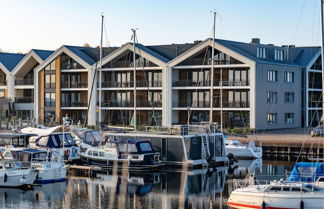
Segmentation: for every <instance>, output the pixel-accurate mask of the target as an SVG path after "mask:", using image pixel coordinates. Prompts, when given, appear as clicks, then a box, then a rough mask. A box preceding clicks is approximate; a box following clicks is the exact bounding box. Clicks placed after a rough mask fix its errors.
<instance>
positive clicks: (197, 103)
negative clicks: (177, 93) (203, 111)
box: [173, 100, 210, 108]
mask: <svg viewBox="0 0 324 209" xmlns="http://www.w3.org/2000/svg"><path fill="white" fill-rule="evenodd" d="M173 107H193V108H208V107H210V102H209V101H190V100H179V101H174V102H173Z"/></svg>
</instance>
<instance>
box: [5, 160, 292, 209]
mask: <svg viewBox="0 0 324 209" xmlns="http://www.w3.org/2000/svg"><path fill="white" fill-rule="evenodd" d="M294 164H295V162H289V161H283V160H282V161H273V160H272V161H270V160H263V161H262V160H254V161H248V160H240V161H239V163H238V164H236V165H234V166H231V168H229V169H228V168H227V167H221V168H217V170H214V171H212V170H205V169H201V170H193V171H187V172H184V171H174V170H173V171H161V172H157V173H143V172H141V173H130V172H124V173H117V174H116V173H115V174H112V172H107V173H98V174H97V175H96V177H93V178H88V177H85V176H82V175H80V174H72V175H71V176H69V179H68V181H66V182H61V183H55V184H46V185H42V186H35V187H34V188H33V190H28V191H22V190H18V189H7V188H0V208H8V209H12V208H33V209H47V208H77V209H95V208H132V209H133V208H143V209H144V208H145V209H146V208H152V209H153V208H154V209H159V208H161V209H177V208H192V209H209V208H223V209H227V208H228V207H227V206H226V201H227V198H228V196H229V194H230V193H231V191H232V190H233V179H241V180H242V181H243V180H244V179H246V176H248V173H251V172H255V175H256V177H257V179H258V180H259V181H266V180H274V179H277V180H279V179H280V178H283V179H285V178H286V174H285V172H286V171H291V169H292V168H293V165H294Z"/></svg>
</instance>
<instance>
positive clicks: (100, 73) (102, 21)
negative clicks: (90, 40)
mask: <svg viewBox="0 0 324 209" xmlns="http://www.w3.org/2000/svg"><path fill="white" fill-rule="evenodd" d="M103 23H104V15H103V14H101V36H100V52H99V53H100V54H99V56H100V71H99V105H98V106H99V111H98V114H99V117H98V118H99V124H98V125H100V123H101V120H102V119H101V102H102V101H101V99H102V98H101V97H102V95H101V94H102V91H101V83H102V79H101V76H102V56H103V53H102V38H103Z"/></svg>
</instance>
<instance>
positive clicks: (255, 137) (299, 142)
mask: <svg viewBox="0 0 324 209" xmlns="http://www.w3.org/2000/svg"><path fill="white" fill-rule="evenodd" d="M228 139H235V140H240V141H251V140H252V141H254V142H255V143H256V144H257V145H258V146H262V148H263V154H264V156H291V157H301V158H305V157H314V158H324V137H311V135H310V130H309V129H302V128H301V129H284V130H272V131H264V132H259V133H256V134H252V135H248V136H247V137H246V138H245V137H237V136H229V137H228Z"/></svg>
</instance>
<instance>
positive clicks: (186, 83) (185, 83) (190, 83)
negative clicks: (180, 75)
mask: <svg viewBox="0 0 324 209" xmlns="http://www.w3.org/2000/svg"><path fill="white" fill-rule="evenodd" d="M173 86H174V87H185V86H196V87H201V86H210V81H209V80H203V81H193V80H179V81H173Z"/></svg>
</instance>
